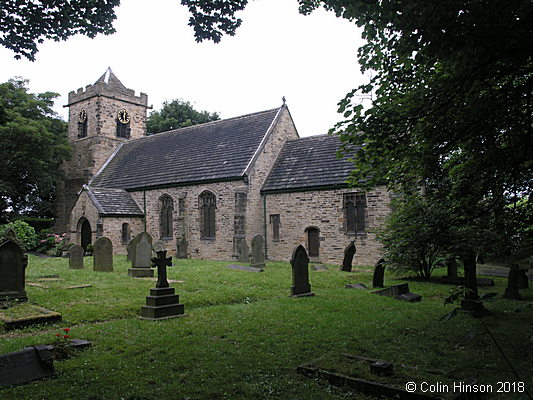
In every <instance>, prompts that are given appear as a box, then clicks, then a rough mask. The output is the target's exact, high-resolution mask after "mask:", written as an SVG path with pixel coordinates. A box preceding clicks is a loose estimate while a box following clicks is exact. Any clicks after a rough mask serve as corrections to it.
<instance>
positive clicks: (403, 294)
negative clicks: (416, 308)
mask: <svg viewBox="0 0 533 400" xmlns="http://www.w3.org/2000/svg"><path fill="white" fill-rule="evenodd" d="M372 293H373V294H377V295H380V296H388V297H394V298H395V299H396V300H404V301H408V302H410V303H413V302H415V301H420V300H422V296H421V295H419V294H415V293H411V292H410V291H409V284H407V283H401V284H399V285H393V286H390V287H388V288H386V289H381V290H377V291H375V292H372Z"/></svg>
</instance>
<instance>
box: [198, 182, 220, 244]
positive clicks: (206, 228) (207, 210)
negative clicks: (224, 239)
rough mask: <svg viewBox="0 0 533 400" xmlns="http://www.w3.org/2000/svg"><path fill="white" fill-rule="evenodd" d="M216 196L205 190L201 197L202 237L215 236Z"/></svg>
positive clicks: (211, 237) (210, 237)
mask: <svg viewBox="0 0 533 400" xmlns="http://www.w3.org/2000/svg"><path fill="white" fill-rule="evenodd" d="M216 208H217V203H216V197H215V195H214V194H213V193H211V192H207V191H206V192H203V193H202V194H201V195H200V197H199V209H200V236H201V239H214V238H215V218H216V213H215V210H216Z"/></svg>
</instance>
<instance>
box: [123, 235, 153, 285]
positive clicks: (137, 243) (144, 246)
mask: <svg viewBox="0 0 533 400" xmlns="http://www.w3.org/2000/svg"><path fill="white" fill-rule="evenodd" d="M151 258H152V237H151V236H150V234H149V233H147V232H141V233H139V234H138V235H137V236H135V238H134V239H133V241H132V243H131V268H129V269H128V276H132V277H134V278H141V277H152V276H154V270H153V269H152V268H150V264H151Z"/></svg>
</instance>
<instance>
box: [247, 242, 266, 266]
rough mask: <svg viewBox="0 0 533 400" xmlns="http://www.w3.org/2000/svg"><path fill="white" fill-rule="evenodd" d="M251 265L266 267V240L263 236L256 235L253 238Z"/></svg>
mask: <svg viewBox="0 0 533 400" xmlns="http://www.w3.org/2000/svg"><path fill="white" fill-rule="evenodd" d="M250 266H252V267H255V268H264V267H265V241H264V240H263V236H261V235H255V236H254V237H253V238H252V254H251V256H250Z"/></svg>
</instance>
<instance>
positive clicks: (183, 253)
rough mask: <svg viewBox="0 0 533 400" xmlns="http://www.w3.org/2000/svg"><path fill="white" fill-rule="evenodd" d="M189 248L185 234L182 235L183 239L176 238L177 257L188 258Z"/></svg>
mask: <svg viewBox="0 0 533 400" xmlns="http://www.w3.org/2000/svg"><path fill="white" fill-rule="evenodd" d="M187 249H188V243H187V239H186V238H185V236H182V237H181V239H176V258H180V259H183V258H187Z"/></svg>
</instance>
